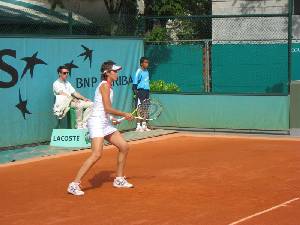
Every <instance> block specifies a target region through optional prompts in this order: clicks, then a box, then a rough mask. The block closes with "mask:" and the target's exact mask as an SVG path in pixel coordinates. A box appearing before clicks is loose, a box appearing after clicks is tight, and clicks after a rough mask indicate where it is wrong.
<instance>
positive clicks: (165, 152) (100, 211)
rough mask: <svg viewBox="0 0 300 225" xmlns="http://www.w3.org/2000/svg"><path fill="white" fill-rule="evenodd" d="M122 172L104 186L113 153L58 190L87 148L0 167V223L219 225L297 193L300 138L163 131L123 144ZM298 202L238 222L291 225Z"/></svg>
mask: <svg viewBox="0 0 300 225" xmlns="http://www.w3.org/2000/svg"><path fill="white" fill-rule="evenodd" d="M130 145H131V152H130V154H129V158H128V164H127V170H126V174H127V176H128V180H129V181H130V182H132V183H133V184H135V186H136V187H135V188H134V189H127V190H120V189H115V188H113V187H112V180H113V178H114V175H115V172H114V169H115V163H116V151H115V150H113V149H109V150H106V151H104V155H103V158H102V159H101V160H100V161H99V162H98V163H97V164H96V165H95V166H94V167H93V168H92V170H91V171H90V172H89V173H88V174H87V176H86V177H85V179H84V180H83V187H84V190H85V193H86V194H85V196H84V197H76V196H71V195H69V194H67V193H66V187H67V184H68V183H69V182H70V181H71V180H72V179H73V177H74V175H75V173H76V172H77V170H78V169H79V167H80V165H81V163H82V162H83V161H84V160H85V158H86V157H87V156H88V155H89V152H88V151H85V152H81V153H78V154H71V155H69V156H63V157H56V158H49V159H45V160H42V161H35V162H30V163H26V164H19V165H14V166H7V167H3V166H2V167H0V180H1V185H0V193H1V199H0V212H1V217H0V224H1V225H12V224H14V225H27V224H28V225H39V224H41V225H50V224H51V225H109V224H129V225H149V224H150V225H152V224H156V225H177V224H178V225H185V224H186V225H194V224H195V225H196V224H197V225H198V224H199V225H215V224H216V225H217V224H218V225H219V224H220V225H223V224H224V225H225V224H231V223H233V222H235V221H238V220H240V219H242V218H245V217H248V216H250V215H253V214H255V213H258V212H261V211H263V210H266V209H269V208H272V207H274V206H276V205H278V204H281V203H283V202H286V201H288V200H291V199H294V198H299V197H300V142H299V141H292V140H261V139H247V138H232V139H230V138H220V137H210V138H208V137H187V136H178V135H177V136H172V135H171V136H170V138H167V139H165V140H163V139H152V141H151V142H146V143H139V144H136V143H135V144H134V143H131V144H130ZM299 211H300V200H296V201H294V202H292V203H290V204H288V205H287V206H285V207H280V208H277V209H274V210H273V211H270V212H267V213H265V214H262V215H259V216H257V217H253V218H251V219H249V220H246V221H244V222H241V223H238V224H241V225H250V224H255V225H269V224H270V225H298V224H300V213H299Z"/></svg>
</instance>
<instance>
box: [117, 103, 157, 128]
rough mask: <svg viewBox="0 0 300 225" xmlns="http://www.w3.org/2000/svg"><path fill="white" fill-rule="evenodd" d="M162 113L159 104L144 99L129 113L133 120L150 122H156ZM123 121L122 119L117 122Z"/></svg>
mask: <svg viewBox="0 0 300 225" xmlns="http://www.w3.org/2000/svg"><path fill="white" fill-rule="evenodd" d="M161 112H162V106H161V104H160V103H159V102H158V101H156V100H153V99H145V100H144V101H143V102H142V103H140V104H139V105H138V106H137V108H136V109H135V110H134V111H133V112H132V113H131V114H132V115H133V116H134V118H135V119H138V120H145V121H151V120H156V119H157V118H158V117H159V116H160V114H161ZM124 119H125V117H122V118H120V119H118V122H121V121H123V120H124Z"/></svg>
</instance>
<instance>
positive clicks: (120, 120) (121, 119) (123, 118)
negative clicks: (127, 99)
mask: <svg viewBox="0 0 300 225" xmlns="http://www.w3.org/2000/svg"><path fill="white" fill-rule="evenodd" d="M123 120H125V117H122V118H120V119H117V121H118V122H122V121H123Z"/></svg>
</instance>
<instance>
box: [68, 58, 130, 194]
mask: <svg viewBox="0 0 300 225" xmlns="http://www.w3.org/2000/svg"><path fill="white" fill-rule="evenodd" d="M121 69H122V67H121V66H117V65H116V64H115V63H114V62H113V61H106V62H104V63H103V64H102V66H101V73H102V82H101V83H100V84H99V86H98V88H97V89H96V92H95V98H94V105H93V111H92V114H91V116H90V118H89V119H88V129H89V133H90V138H91V139H92V154H91V156H90V157H89V158H88V159H87V160H86V161H85V162H84V163H83V165H82V166H81V168H80V170H79V171H78V173H77V176H76V178H75V180H74V181H73V182H71V183H70V184H69V187H68V192H69V193H71V194H73V195H83V194H84V192H83V191H82V190H81V188H80V182H81V179H82V178H83V177H84V175H85V174H86V173H87V172H88V171H89V169H90V168H91V167H92V166H93V165H94V164H95V163H96V162H97V161H98V160H99V159H100V158H101V155H102V150H103V142H104V139H106V140H107V141H109V142H110V143H111V144H113V145H115V146H116V147H117V148H118V149H119V154H118V160H117V174H116V175H117V176H116V178H115V179H114V182H113V186H114V187H117V188H132V187H133V185H132V184H130V183H129V182H128V181H127V180H126V178H125V176H124V168H125V163H126V158H127V154H128V150H129V148H128V144H127V142H126V141H125V140H124V139H123V137H122V136H121V134H120V133H119V131H118V130H117V129H116V128H115V127H113V126H112V124H114V125H115V124H118V123H119V122H118V121H117V120H116V119H115V118H111V119H110V115H116V116H122V117H125V119H126V120H132V119H133V116H132V115H131V114H130V113H125V112H121V111H118V110H116V109H114V108H112V99H113V90H112V89H111V83H112V82H113V81H116V80H117V78H118V71H119V70H121Z"/></svg>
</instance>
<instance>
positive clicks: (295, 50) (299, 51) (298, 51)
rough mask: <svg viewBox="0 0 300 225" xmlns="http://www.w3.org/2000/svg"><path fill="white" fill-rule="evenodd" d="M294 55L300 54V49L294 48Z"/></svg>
mask: <svg viewBox="0 0 300 225" xmlns="http://www.w3.org/2000/svg"><path fill="white" fill-rule="evenodd" d="M292 53H300V48H292Z"/></svg>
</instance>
